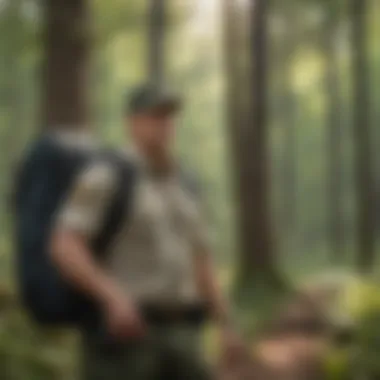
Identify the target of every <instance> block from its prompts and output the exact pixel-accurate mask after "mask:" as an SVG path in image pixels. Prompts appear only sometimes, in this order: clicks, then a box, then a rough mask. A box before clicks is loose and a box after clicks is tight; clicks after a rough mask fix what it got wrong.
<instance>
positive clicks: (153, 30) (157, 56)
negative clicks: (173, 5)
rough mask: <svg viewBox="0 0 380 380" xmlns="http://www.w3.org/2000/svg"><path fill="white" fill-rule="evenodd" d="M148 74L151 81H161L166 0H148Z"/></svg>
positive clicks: (162, 74)
mask: <svg viewBox="0 0 380 380" xmlns="http://www.w3.org/2000/svg"><path fill="white" fill-rule="evenodd" d="M149 11H150V17H149V41H148V49H149V50H148V70H149V72H148V75H149V79H150V81H151V82H162V81H163V77H164V58H165V22H166V0H150V8H149Z"/></svg>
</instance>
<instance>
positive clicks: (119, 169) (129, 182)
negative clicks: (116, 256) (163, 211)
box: [93, 152, 137, 256]
mask: <svg viewBox="0 0 380 380" xmlns="http://www.w3.org/2000/svg"><path fill="white" fill-rule="evenodd" d="M105 159H106V160H107V161H108V162H109V163H110V164H111V165H112V166H113V167H114V169H115V171H116V173H117V188H116V189H115V193H114V195H113V198H112V200H111V202H110V204H109V206H108V209H107V211H106V213H105V217H104V224H103V228H102V230H101V231H100V233H99V234H98V236H97V237H96V238H95V239H94V241H93V249H94V251H95V253H96V254H98V255H99V256H103V255H104V254H105V252H106V251H107V248H108V246H109V245H110V243H112V241H113V239H114V238H115V236H116V235H117V233H118V232H119V231H120V229H121V227H122V225H123V224H125V223H126V222H128V219H129V217H130V214H131V212H132V206H133V199H134V189H135V183H136V177H137V169H136V165H135V164H134V162H133V161H132V160H130V159H127V158H125V157H121V156H120V155H118V154H117V153H113V152H111V153H110V152H107V153H106V154H105Z"/></svg>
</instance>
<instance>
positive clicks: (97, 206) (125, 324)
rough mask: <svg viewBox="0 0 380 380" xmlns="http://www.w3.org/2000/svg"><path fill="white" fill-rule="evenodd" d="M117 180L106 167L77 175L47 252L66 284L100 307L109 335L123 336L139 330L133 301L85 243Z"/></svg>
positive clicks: (96, 227)
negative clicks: (68, 283) (49, 253)
mask: <svg viewBox="0 0 380 380" xmlns="http://www.w3.org/2000/svg"><path fill="white" fill-rule="evenodd" d="M116 180H117V179H116V178H114V174H113V171H112V169H111V168H110V167H108V166H107V165H105V164H97V165H94V166H93V167H91V168H89V169H87V170H86V171H85V172H84V173H82V175H80V176H79V178H78V180H77V181H76V183H75V184H74V187H73V189H72V191H71V192H70V194H69V196H68V199H67V200H66V201H65V203H64V204H63V207H62V209H61V210H60V211H59V213H58V215H57V221H56V226H55V229H54V232H53V235H52V239H51V250H50V252H51V257H52V260H53V262H54V263H55V265H56V266H57V268H58V270H59V271H60V273H61V274H62V275H63V276H64V277H65V278H66V279H67V281H69V282H70V284H71V285H72V286H73V287H75V288H76V289H78V290H79V291H82V292H83V293H84V294H86V295H88V296H89V297H90V298H92V299H93V300H94V301H95V302H96V303H98V304H99V306H100V308H101V310H103V312H104V315H105V318H106V321H107V324H108V328H109V330H110V332H111V333H112V334H114V335H117V336H125V335H129V334H130V333H131V331H132V330H134V331H138V330H139V326H138V318H137V313H136V311H135V308H134V305H133V302H132V300H130V299H129V298H128V296H127V294H126V293H125V290H124V289H121V288H120V287H119V286H118V284H117V283H116V282H115V281H114V279H113V278H112V277H111V276H110V275H108V273H107V272H106V271H105V269H104V268H102V267H101V266H100V265H99V264H98V263H97V261H96V260H95V259H94V255H93V252H91V250H90V248H89V244H88V242H89V241H90V240H91V239H92V238H93V237H94V236H95V234H96V233H98V232H99V229H100V228H101V226H102V224H103V219H104V213H105V210H106V209H107V207H108V205H109V202H110V201H111V198H112V196H113V194H114V188H115V185H116Z"/></svg>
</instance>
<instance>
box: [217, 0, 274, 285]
mask: <svg viewBox="0 0 380 380" xmlns="http://www.w3.org/2000/svg"><path fill="white" fill-rule="evenodd" d="M224 4H225V6H224V14H225V59H226V62H225V63H226V77H227V107H228V131H229V136H230V143H231V147H232V156H233V157H232V158H233V161H234V164H235V165H234V169H233V170H234V180H235V183H236V195H237V201H238V205H237V208H238V215H237V219H238V240H239V243H240V250H241V253H240V260H239V273H238V282H239V284H241V285H243V286H244V284H247V283H252V281H261V280H265V282H266V283H267V284H269V283H270V282H271V283H272V284H273V283H274V282H276V285H277V283H278V281H277V280H278V277H277V274H276V271H275V262H274V254H273V253H274V252H273V242H272V231H271V223H270V207H269V204H270V200H269V197H270V191H269V189H270V188H269V179H268V177H269V176H268V171H269V163H268V159H269V157H268V156H269V152H268V148H269V147H268V136H267V129H266V121H267V120H266V87H267V82H266V67H267V62H266V7H267V5H266V1H265V0H264V1H263V0H257V1H255V6H254V9H252V12H253V13H252V17H251V19H250V27H251V40H252V46H251V50H252V54H250V56H249V57H248V59H249V62H250V67H249V69H250V72H248V70H245V71H243V70H242V68H244V58H245V57H244V56H245V53H246V47H245V51H244V48H239V47H240V46H242V43H241V42H242V41H241V38H242V36H243V34H242V33H241V31H240V30H241V29H240V28H241V23H240V20H239V19H238V18H237V13H236V9H235V6H234V4H235V2H234V1H231V0H225V3H224ZM241 49H243V50H241ZM250 74H251V77H252V82H250V81H249V79H250ZM273 280H274V282H272V281H273Z"/></svg>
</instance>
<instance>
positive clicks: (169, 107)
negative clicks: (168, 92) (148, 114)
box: [147, 98, 182, 114]
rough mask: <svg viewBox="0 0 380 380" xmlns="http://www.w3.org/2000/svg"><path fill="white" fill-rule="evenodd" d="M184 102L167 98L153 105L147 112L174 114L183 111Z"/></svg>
mask: <svg viewBox="0 0 380 380" xmlns="http://www.w3.org/2000/svg"><path fill="white" fill-rule="evenodd" d="M181 108H182V101H181V99H179V98H166V99H160V100H158V101H157V102H154V103H152V104H151V106H150V107H148V108H147V111H149V110H150V111H158V112H163V113H168V114H174V113H177V112H179V111H180V110H181Z"/></svg>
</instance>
